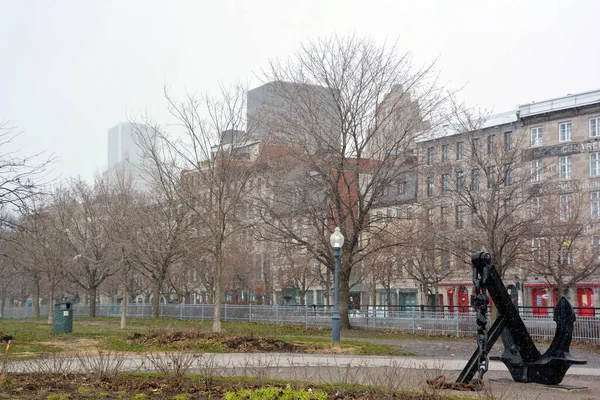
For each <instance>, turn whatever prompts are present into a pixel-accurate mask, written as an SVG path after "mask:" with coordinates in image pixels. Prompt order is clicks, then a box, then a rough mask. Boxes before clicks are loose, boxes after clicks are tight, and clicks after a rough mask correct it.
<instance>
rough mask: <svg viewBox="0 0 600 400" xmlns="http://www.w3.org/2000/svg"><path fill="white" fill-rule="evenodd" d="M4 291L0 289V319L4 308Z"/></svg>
mask: <svg viewBox="0 0 600 400" xmlns="http://www.w3.org/2000/svg"><path fill="white" fill-rule="evenodd" d="M5 293H6V291H5V290H4V288H3V287H0V319H2V318H4V307H5V306H6V295H5Z"/></svg>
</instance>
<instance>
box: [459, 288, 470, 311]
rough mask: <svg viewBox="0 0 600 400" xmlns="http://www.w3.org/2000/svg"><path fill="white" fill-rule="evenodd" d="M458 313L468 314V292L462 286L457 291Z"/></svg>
mask: <svg viewBox="0 0 600 400" xmlns="http://www.w3.org/2000/svg"><path fill="white" fill-rule="evenodd" d="M458 312H461V313H465V312H469V292H468V291H467V288H466V287H464V286H461V287H460V289H458Z"/></svg>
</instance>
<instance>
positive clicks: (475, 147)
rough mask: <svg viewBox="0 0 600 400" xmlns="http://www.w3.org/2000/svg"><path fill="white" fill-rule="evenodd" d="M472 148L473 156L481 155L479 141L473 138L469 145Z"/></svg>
mask: <svg viewBox="0 0 600 400" xmlns="http://www.w3.org/2000/svg"><path fill="white" fill-rule="evenodd" d="M471 144H472V146H473V155H474V156H478V155H480V154H481V139H479V138H475V139H473V142H472V143H471Z"/></svg>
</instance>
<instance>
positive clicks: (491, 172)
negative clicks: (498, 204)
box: [487, 166, 496, 189]
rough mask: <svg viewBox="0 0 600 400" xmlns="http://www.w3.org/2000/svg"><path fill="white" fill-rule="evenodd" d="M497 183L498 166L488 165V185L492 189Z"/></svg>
mask: <svg viewBox="0 0 600 400" xmlns="http://www.w3.org/2000/svg"><path fill="white" fill-rule="evenodd" d="M495 184H496V167H494V166H491V167H487V187H488V189H491V188H492V187H493V186H494V185H495Z"/></svg>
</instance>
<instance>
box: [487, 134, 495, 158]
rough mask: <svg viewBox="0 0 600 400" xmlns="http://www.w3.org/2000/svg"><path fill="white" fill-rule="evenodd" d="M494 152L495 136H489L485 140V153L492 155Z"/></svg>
mask: <svg viewBox="0 0 600 400" xmlns="http://www.w3.org/2000/svg"><path fill="white" fill-rule="evenodd" d="M495 151H496V135H490V136H488V138H487V152H488V154H494V152H495Z"/></svg>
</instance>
